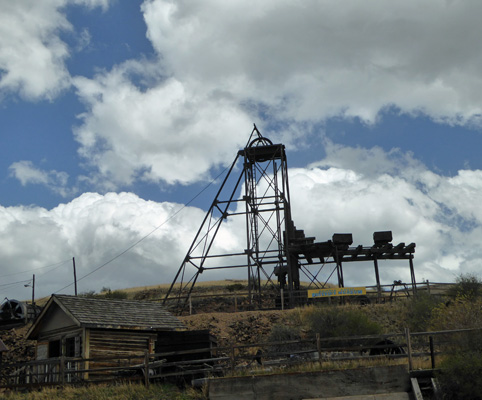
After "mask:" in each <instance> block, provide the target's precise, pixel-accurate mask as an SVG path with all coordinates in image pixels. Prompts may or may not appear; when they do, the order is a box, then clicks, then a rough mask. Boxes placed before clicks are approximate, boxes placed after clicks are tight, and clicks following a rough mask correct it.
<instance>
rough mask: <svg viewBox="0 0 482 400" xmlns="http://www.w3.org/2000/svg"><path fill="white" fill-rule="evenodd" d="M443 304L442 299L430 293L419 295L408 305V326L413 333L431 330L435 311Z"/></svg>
mask: <svg viewBox="0 0 482 400" xmlns="http://www.w3.org/2000/svg"><path fill="white" fill-rule="evenodd" d="M441 304H442V301H441V300H440V298H437V297H435V296H431V295H429V294H428V293H419V294H418V295H417V296H416V297H412V298H411V299H410V300H409V301H408V303H407V324H408V327H409V328H410V330H411V331H412V332H425V331H427V330H428V329H429V327H430V323H431V319H432V313H433V310H434V309H436V308H437V307H438V306H439V305H441Z"/></svg>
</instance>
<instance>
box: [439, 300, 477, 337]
mask: <svg viewBox="0 0 482 400" xmlns="http://www.w3.org/2000/svg"><path fill="white" fill-rule="evenodd" d="M430 326H431V328H432V329H433V330H436V331H442V330H450V329H469V328H482V299H479V300H477V301H470V300H467V299H464V298H462V299H456V301H454V302H453V303H451V304H449V305H445V304H443V303H442V304H439V305H438V306H437V307H435V308H434V309H433V311H432V318H431V321H430Z"/></svg>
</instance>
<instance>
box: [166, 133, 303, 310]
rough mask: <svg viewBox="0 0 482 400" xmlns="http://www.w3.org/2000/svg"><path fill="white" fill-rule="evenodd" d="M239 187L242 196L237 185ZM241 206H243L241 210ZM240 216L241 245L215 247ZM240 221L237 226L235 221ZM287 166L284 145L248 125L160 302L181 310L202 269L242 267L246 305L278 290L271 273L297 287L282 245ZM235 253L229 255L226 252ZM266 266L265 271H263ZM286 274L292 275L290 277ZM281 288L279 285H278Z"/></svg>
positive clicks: (287, 216)
mask: <svg viewBox="0 0 482 400" xmlns="http://www.w3.org/2000/svg"><path fill="white" fill-rule="evenodd" d="M240 159H241V160H242V163H243V164H242V170H241V173H240V174H239V176H238V177H237V179H235V178H233V176H232V175H234V170H235V166H236V164H237V163H238V161H239V160H240ZM243 185H244V193H242V186H243ZM241 203H244V207H243V205H242V204H241ZM243 216H244V218H245V229H246V247H245V248H244V250H243V247H241V246H242V245H241V244H239V245H237V246H236V244H233V243H231V245H229V244H228V245H227V244H226V243H225V244H224V245H222V244H219V243H220V242H221V241H222V240H218V241H217V242H215V239H216V238H219V239H223V238H224V241H225V242H226V240H228V241H229V240H232V241H234V242H236V240H237V238H235V237H234V238H233V237H229V238H228V239H227V238H226V236H227V235H229V232H227V231H225V232H224V235H221V232H222V229H223V228H222V226H223V224H224V225H231V227H232V228H233V227H234V228H235V227H236V225H237V224H239V225H240V226H239V228H238V229H242V228H241V224H242V222H241V220H242V217H243ZM238 221H240V222H238ZM292 230H293V229H292V222H291V208H290V195H289V185H288V167H287V162H286V154H285V147H284V145H282V144H273V143H272V142H271V141H270V140H269V139H267V138H265V137H263V136H262V135H261V133H260V132H259V131H258V129H257V128H256V125H255V126H254V129H253V131H252V132H251V136H250V138H249V140H248V144H247V145H246V147H245V148H244V149H243V150H239V151H238V153H237V155H236V158H235V160H234V162H233V163H232V165H231V167H230V169H229V171H228V173H227V175H226V177H225V179H224V181H223V182H222V184H221V186H220V188H219V190H218V192H217V194H216V197H215V199H214V201H213V202H212V204H211V206H210V207H209V210H208V212H207V213H206V215H205V217H204V220H203V221H202V224H201V226H200V228H199V230H198V231H197V233H196V235H195V237H194V240H193V241H192V244H191V246H190V247H189V250H188V252H187V254H186V257H185V258H184V260H183V262H182V264H181V266H180V268H179V270H178V271H177V273H176V276H175V278H174V280H173V282H172V284H171V286H170V288H169V290H168V292H167V294H166V297H165V298H164V304H165V303H166V301H167V300H168V299H170V300H173V299H175V300H177V307H181V310H182V309H184V308H185V307H186V305H187V302H188V301H189V297H190V295H191V293H192V291H193V289H194V286H195V284H196V282H197V281H198V278H199V275H200V274H202V273H203V272H204V271H206V270H217V269H230V268H245V269H247V275H248V290H249V302H250V304H252V301H260V299H261V290H262V289H263V288H266V287H268V286H269V287H273V288H278V285H276V284H275V283H274V282H273V279H272V278H273V275H274V271H275V270H276V271H284V276H285V275H288V289H290V290H293V289H294V287H295V286H299V277H298V278H297V277H296V275H298V263H296V266H294V267H293V268H290V264H291V262H293V257H289V255H288V254H287V253H288V249H287V247H286V246H285V245H284V243H288V242H289V240H288V239H289V238H288V236H289V235H290V232H292ZM235 248H237V249H239V251H235V252H231V251H230V250H233V249H235ZM268 267H269V268H270V269H268ZM292 270H293V271H295V272H294V273H292ZM283 286H284V285H283Z"/></svg>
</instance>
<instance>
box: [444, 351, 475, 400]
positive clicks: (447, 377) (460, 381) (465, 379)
mask: <svg viewBox="0 0 482 400" xmlns="http://www.w3.org/2000/svg"><path fill="white" fill-rule="evenodd" d="M481 376H482V353H481V352H478V351H469V352H464V353H462V352H460V351H459V352H457V353H454V354H452V355H450V356H449V357H447V358H446V359H445V360H444V361H443V362H442V364H441V369H440V370H439V372H438V373H437V374H436V377H437V380H438V381H439V383H440V386H441V389H442V392H443V393H444V399H450V400H452V399H464V400H475V399H480V398H481V396H482V379H480V377H481Z"/></svg>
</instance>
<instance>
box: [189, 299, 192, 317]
mask: <svg viewBox="0 0 482 400" xmlns="http://www.w3.org/2000/svg"><path fill="white" fill-rule="evenodd" d="M189 315H192V299H191V294H189Z"/></svg>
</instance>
